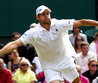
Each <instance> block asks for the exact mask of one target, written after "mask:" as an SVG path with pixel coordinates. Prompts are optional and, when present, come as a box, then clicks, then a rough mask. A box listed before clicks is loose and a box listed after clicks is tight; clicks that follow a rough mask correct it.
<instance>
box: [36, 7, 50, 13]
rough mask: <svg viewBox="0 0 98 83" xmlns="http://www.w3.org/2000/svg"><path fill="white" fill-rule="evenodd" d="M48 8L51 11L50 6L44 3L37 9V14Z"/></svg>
mask: <svg viewBox="0 0 98 83" xmlns="http://www.w3.org/2000/svg"><path fill="white" fill-rule="evenodd" d="M46 9H47V10H49V12H51V10H50V9H49V8H48V7H46V6H44V5H41V6H39V7H38V8H37V9H36V15H38V14H41V13H43V12H44V11H45V10H46Z"/></svg>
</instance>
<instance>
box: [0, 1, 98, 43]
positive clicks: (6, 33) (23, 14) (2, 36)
mask: <svg viewBox="0 0 98 83" xmlns="http://www.w3.org/2000/svg"><path fill="white" fill-rule="evenodd" d="M40 5H45V6H47V7H49V8H50V9H51V10H52V12H51V18H57V19H76V20H79V19H93V20H98V0H38V1H37V0H0V43H3V44H6V43H7V42H8V41H10V40H11V35H12V33H13V32H19V33H21V34H23V33H24V32H25V31H26V30H28V29H29V28H30V27H29V26H30V24H31V23H38V21H37V20H36V18H35V11H36V8H37V7H38V6H40ZM81 30H82V32H83V33H85V34H86V35H87V37H88V40H89V42H91V41H92V40H93V36H94V34H95V32H96V31H97V27H81ZM90 31H91V32H90ZM92 31H93V32H92ZM70 33H71V32H69V34H70Z"/></svg>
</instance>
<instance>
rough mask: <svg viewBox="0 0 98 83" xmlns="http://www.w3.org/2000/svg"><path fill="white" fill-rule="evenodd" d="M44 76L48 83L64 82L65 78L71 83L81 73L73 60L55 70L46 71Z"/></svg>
mask: <svg viewBox="0 0 98 83" xmlns="http://www.w3.org/2000/svg"><path fill="white" fill-rule="evenodd" d="M66 64H67V65H66ZM44 75H45V79H46V81H47V83H50V82H51V81H53V80H60V81H63V80H64V79H63V78H65V80H68V81H69V82H72V81H73V80H74V79H76V78H77V77H78V76H79V73H78V72H77V70H76V68H75V64H74V62H73V61H72V60H68V61H66V62H63V63H62V64H60V65H59V66H57V67H55V68H52V69H45V70H44Z"/></svg>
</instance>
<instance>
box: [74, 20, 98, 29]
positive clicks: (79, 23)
mask: <svg viewBox="0 0 98 83" xmlns="http://www.w3.org/2000/svg"><path fill="white" fill-rule="evenodd" d="M79 26H98V22H97V21H95V20H86V19H81V20H77V21H74V23H73V27H79Z"/></svg>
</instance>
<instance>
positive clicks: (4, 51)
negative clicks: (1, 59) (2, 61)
mask: <svg viewBox="0 0 98 83" xmlns="http://www.w3.org/2000/svg"><path fill="white" fill-rule="evenodd" d="M21 45H23V43H22V41H21V40H20V39H17V40H16V41H13V42H10V43H8V44H7V45H5V46H4V47H3V48H2V49H1V50H0V56H2V55H3V54H7V53H10V52H12V51H13V50H14V49H16V48H17V47H19V46H21Z"/></svg>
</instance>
